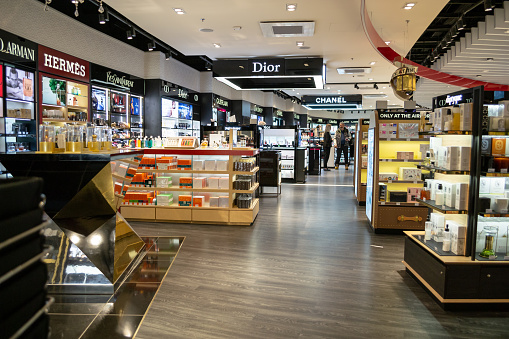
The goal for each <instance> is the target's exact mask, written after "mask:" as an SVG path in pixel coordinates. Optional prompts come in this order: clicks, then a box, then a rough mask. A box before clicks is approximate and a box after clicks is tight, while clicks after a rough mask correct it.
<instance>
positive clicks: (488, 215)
mask: <svg viewBox="0 0 509 339" xmlns="http://www.w3.org/2000/svg"><path fill="white" fill-rule="evenodd" d="M479 216H480V217H485V218H496V217H498V218H509V213H497V212H491V213H483V212H479Z"/></svg>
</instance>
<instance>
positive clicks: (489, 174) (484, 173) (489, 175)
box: [481, 172, 509, 177]
mask: <svg viewBox="0 0 509 339" xmlns="http://www.w3.org/2000/svg"><path fill="white" fill-rule="evenodd" d="M481 176H483V177H509V173H507V172H506V173H501V172H481Z"/></svg>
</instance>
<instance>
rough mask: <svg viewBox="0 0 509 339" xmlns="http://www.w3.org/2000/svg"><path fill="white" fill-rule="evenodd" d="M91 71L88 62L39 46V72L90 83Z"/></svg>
mask: <svg viewBox="0 0 509 339" xmlns="http://www.w3.org/2000/svg"><path fill="white" fill-rule="evenodd" d="M89 70H90V63H89V62H88V61H85V60H82V59H79V58H76V57H74V56H72V55H68V54H65V53H62V52H59V51H57V50H54V49H51V48H48V47H45V46H41V45H39V71H41V72H46V73H51V74H56V75H60V76H63V77H66V78H70V79H74V80H78V81H84V82H88V81H89V74H90V73H89Z"/></svg>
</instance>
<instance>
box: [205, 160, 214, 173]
mask: <svg viewBox="0 0 509 339" xmlns="http://www.w3.org/2000/svg"><path fill="white" fill-rule="evenodd" d="M215 170H216V161H215V160H205V171H215Z"/></svg>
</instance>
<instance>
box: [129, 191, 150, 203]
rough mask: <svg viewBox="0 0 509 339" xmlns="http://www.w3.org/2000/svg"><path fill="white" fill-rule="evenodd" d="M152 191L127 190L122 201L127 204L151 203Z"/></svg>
mask: <svg viewBox="0 0 509 339" xmlns="http://www.w3.org/2000/svg"><path fill="white" fill-rule="evenodd" d="M153 200H154V192H127V193H126V194H125V196H124V203H125V204H128V205H152V203H153Z"/></svg>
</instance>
